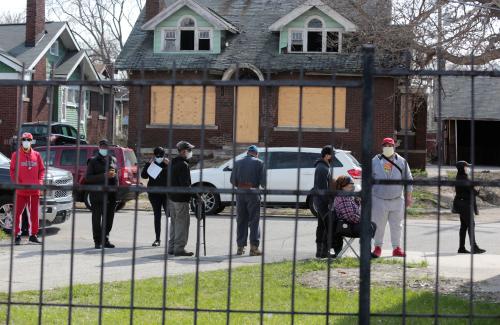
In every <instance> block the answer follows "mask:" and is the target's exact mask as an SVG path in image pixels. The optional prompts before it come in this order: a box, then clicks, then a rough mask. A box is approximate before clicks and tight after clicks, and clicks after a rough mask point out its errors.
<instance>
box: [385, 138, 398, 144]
mask: <svg viewBox="0 0 500 325" xmlns="http://www.w3.org/2000/svg"><path fill="white" fill-rule="evenodd" d="M384 144H392V145H395V143H394V139H393V138H384V140H383V141H382V145H384Z"/></svg>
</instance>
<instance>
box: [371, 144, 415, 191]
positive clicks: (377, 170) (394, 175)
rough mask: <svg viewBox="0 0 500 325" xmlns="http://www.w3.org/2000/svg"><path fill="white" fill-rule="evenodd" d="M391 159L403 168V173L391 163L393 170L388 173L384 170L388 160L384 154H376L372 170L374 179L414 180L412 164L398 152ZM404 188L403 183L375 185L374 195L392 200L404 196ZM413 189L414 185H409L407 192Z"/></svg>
mask: <svg viewBox="0 0 500 325" xmlns="http://www.w3.org/2000/svg"><path fill="white" fill-rule="evenodd" d="M391 160H392V162H394V163H395V164H396V165H397V166H399V168H401V170H402V171H403V174H401V173H400V172H399V170H398V169H397V168H396V167H394V166H392V165H391V166H392V169H391V171H390V172H389V173H387V172H386V171H385V170H384V164H386V163H388V161H387V160H385V159H384V158H383V157H382V155H376V156H375V157H373V159H372V172H373V178H374V179H394V180H403V179H405V180H413V176H412V175H411V170H410V166H409V165H408V163H407V162H406V160H405V159H404V158H403V157H401V156H400V155H398V154H397V153H396V154H394V156H393V158H392V159H391ZM403 190H404V186H403V185H374V186H373V190H372V191H373V192H372V193H373V195H374V196H376V197H378V198H380V199H385V200H391V199H395V198H398V197H402V196H403ZM412 191H413V186H411V185H408V186H407V187H406V192H412Z"/></svg>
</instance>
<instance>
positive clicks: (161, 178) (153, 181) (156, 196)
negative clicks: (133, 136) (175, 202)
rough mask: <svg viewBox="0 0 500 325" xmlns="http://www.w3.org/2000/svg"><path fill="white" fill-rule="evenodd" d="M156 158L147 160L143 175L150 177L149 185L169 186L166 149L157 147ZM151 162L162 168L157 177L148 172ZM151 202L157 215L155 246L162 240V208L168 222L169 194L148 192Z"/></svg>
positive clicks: (146, 177) (143, 176) (155, 150)
mask: <svg viewBox="0 0 500 325" xmlns="http://www.w3.org/2000/svg"><path fill="white" fill-rule="evenodd" d="M153 153H154V155H155V156H154V158H153V159H151V161H149V162H147V163H146V165H145V166H144V168H143V169H142V173H141V177H142V178H144V179H149V181H148V187H165V188H166V187H167V179H168V178H167V177H168V159H167V158H165V149H163V148H162V147H156V148H155V149H154V151H153ZM151 164H156V165H157V166H158V167H160V168H161V169H162V170H161V172H160V174H158V176H156V178H153V177H152V176H151V175H149V173H148V168H149V166H151ZM148 197H149V202H151V206H152V207H153V213H154V216H155V234H156V240H155V241H154V242H153V245H152V246H153V247H157V246H160V243H161V240H160V236H161V209H162V208H163V210H164V211H165V215H166V216H167V222H168V216H169V214H168V206H167V194H166V193H165V194H164V193H148Z"/></svg>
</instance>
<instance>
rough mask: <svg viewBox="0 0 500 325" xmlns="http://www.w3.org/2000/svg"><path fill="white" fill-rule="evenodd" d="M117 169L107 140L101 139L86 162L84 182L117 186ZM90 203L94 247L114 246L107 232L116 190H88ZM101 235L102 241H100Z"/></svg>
mask: <svg viewBox="0 0 500 325" xmlns="http://www.w3.org/2000/svg"><path fill="white" fill-rule="evenodd" d="M117 170H118V168H117V164H116V158H115V157H113V156H111V155H110V154H109V145H108V141H107V140H105V139H103V140H101V141H99V152H98V153H97V155H96V156H95V157H92V158H91V159H89V161H88V162H87V173H86V175H85V183H86V184H93V185H109V186H118V176H117V174H116V172H117ZM105 199H106V200H105ZM90 205H91V210H92V232H93V236H94V243H95V248H96V249H100V248H101V247H102V246H104V247H105V248H114V247H115V245H113V244H111V243H110V242H109V233H110V232H111V228H112V227H113V219H114V217H115V209H116V192H107V193H103V192H90ZM103 232H104V234H103ZM103 235H104V236H103ZM103 237H104V243H103V242H102V239H103Z"/></svg>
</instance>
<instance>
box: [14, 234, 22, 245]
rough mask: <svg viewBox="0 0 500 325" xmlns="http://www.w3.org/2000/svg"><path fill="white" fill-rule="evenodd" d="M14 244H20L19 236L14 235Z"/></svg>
mask: <svg viewBox="0 0 500 325" xmlns="http://www.w3.org/2000/svg"><path fill="white" fill-rule="evenodd" d="M14 244H16V245H21V236H16V239H15V240H14Z"/></svg>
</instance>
